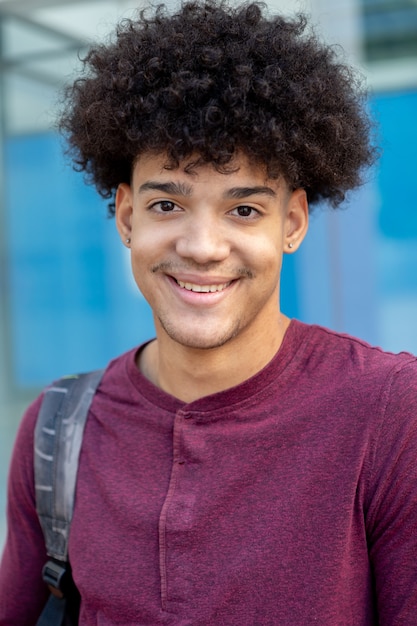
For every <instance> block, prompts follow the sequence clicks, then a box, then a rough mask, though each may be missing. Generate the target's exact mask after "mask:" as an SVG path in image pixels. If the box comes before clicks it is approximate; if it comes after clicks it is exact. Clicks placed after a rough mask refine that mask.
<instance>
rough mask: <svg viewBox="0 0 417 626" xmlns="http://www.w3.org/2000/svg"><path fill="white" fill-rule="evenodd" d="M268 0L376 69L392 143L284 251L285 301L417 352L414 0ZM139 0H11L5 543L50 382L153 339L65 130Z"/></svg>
mask: <svg viewBox="0 0 417 626" xmlns="http://www.w3.org/2000/svg"><path fill="white" fill-rule="evenodd" d="M167 4H168V5H171V4H173V2H172V1H171V0H170V1H168V2H167ZM267 4H268V6H269V7H270V9H271V11H281V12H283V13H285V14H292V13H296V12H299V11H303V12H306V13H307V14H308V15H310V16H311V21H312V23H313V24H314V26H315V30H316V32H317V33H318V34H319V35H320V36H321V37H322V38H324V39H325V40H326V41H328V42H329V43H332V44H335V45H337V46H338V49H339V46H341V48H340V49H339V52H340V54H341V56H342V57H343V58H345V60H346V61H348V62H349V63H351V64H353V65H355V66H356V67H357V68H358V69H359V70H360V71H361V72H362V73H363V74H364V76H365V77H366V79H367V82H368V84H369V87H370V98H369V107H370V109H371V111H372V113H373V115H374V117H375V118H376V120H377V123H378V125H379V130H378V142H379V144H380V145H381V147H382V157H381V159H380V161H379V163H378V166H377V167H376V168H375V169H374V170H373V171H372V172H370V173H369V175H368V177H367V183H366V185H364V186H363V187H362V188H361V189H360V190H359V191H357V192H355V193H354V194H352V196H351V197H349V198H348V200H347V202H346V208H348V209H349V210H341V211H338V212H337V213H332V212H331V210H329V209H326V208H321V207H319V208H317V209H316V210H315V211H314V214H313V216H312V219H311V228H310V233H309V236H308V237H307V240H306V241H305V243H304V244H303V246H302V248H301V250H300V251H299V252H298V253H297V254H296V255H292V256H289V257H286V259H285V267H284V275H283V285H282V309H283V311H284V312H285V313H287V314H288V315H290V316H293V317H297V318H299V319H300V320H302V321H305V322H313V323H318V324H322V325H325V326H329V327H331V328H333V329H335V330H339V331H343V332H347V333H350V334H354V335H356V336H359V337H362V338H363V339H365V340H366V341H368V342H370V343H372V344H376V345H379V346H381V347H382V348H384V349H386V350H391V351H401V350H407V351H410V352H414V353H416V354H417V329H416V326H417V206H416V199H415V196H416V190H417V123H416V117H417V0H302V1H299V2H297V1H291V2H290V1H288V0H286V1H284V0H270V1H269V2H267ZM141 6H143V5H140V4H139V3H138V0H136V1H135V2H133V1H131V0H119V1H117V0H108V1H102V0H90V1H88V2H85V1H77V0H72V1H68V0H0V289H1V291H0V549H1V545H2V543H3V541H4V536H5V521H4V520H5V517H4V509H5V500H6V477H7V467H8V463H9V459H10V454H11V449H12V445H13V440H14V437H15V433H16V428H17V425H18V423H19V420H20V419H21V415H22V412H23V410H24V408H25V406H26V405H27V404H28V403H29V402H30V401H31V400H32V399H33V398H34V397H35V396H36V395H37V394H38V393H39V391H40V389H41V388H42V387H43V386H44V385H45V384H47V383H49V382H50V381H51V380H53V379H54V378H57V377H59V376H61V375H64V374H67V373H71V372H79V371H85V370H88V369H93V368H97V367H102V366H104V365H105V364H106V363H107V362H108V361H109V360H110V359H111V358H112V357H114V356H116V355H118V354H119V353H121V352H122V351H124V350H127V349H129V348H130V347H133V346H134V345H136V344H138V343H140V342H142V341H143V340H145V339H147V338H149V337H151V336H152V335H153V325H152V319H151V315H150V311H149V309H148V307H147V304H146V303H145V302H144V300H143V298H142V297H141V295H140V294H138V293H137V290H136V288H135V286H134V284H133V281H132V279H131V277H130V271H129V258H128V253H127V250H126V249H125V248H124V247H123V246H122V245H121V244H120V241H119V239H118V237H117V236H116V232H115V226H114V222H113V221H112V220H109V219H108V218H107V217H106V205H105V203H104V202H103V201H102V200H100V198H98V197H97V194H96V193H95V191H94V189H91V188H89V187H86V186H85V184H84V182H83V178H82V176H81V175H80V174H77V173H75V172H73V171H72V169H71V167H70V165H69V164H68V162H67V161H66V159H65V158H64V157H63V150H62V148H63V146H62V142H61V139H60V138H59V137H58V135H57V133H56V131H55V129H54V124H55V119H56V111H57V108H59V99H60V91H61V90H62V87H63V85H64V84H65V83H66V82H68V81H69V80H71V78H72V77H74V75H75V74H76V72H77V69H79V67H80V63H79V60H78V58H79V56H80V55H81V56H82V55H83V53H84V52H85V51H86V49H87V47H88V44H89V43H91V42H92V41H97V40H104V39H106V38H107V37H108V35H109V33H110V32H111V31H112V30H113V26H114V24H115V23H116V21H118V20H119V19H120V18H123V17H131V16H132V15H133V13H134V10H135V9H137V8H138V7H141Z"/></svg>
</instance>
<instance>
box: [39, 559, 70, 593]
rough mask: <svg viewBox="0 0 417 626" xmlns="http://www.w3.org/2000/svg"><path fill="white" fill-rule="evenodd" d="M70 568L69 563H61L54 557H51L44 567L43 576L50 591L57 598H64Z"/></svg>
mask: <svg viewBox="0 0 417 626" xmlns="http://www.w3.org/2000/svg"><path fill="white" fill-rule="evenodd" d="M68 568H69V565H68V563H64V562H62V563H60V562H59V561H55V560H53V559H49V561H47V562H46V563H45V565H44V566H43V568H42V578H43V580H44V582H45V583H46V584H47V585H48V587H49V590H50V592H51V593H53V595H54V596H56V597H57V598H63V597H64V595H65V591H66V589H65V587H66V580H67V578H68V576H67V574H68Z"/></svg>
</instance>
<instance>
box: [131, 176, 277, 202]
mask: <svg viewBox="0 0 417 626" xmlns="http://www.w3.org/2000/svg"><path fill="white" fill-rule="evenodd" d="M144 191H160V192H162V193H166V194H168V195H174V196H191V195H192V193H193V190H192V187H190V186H189V185H187V184H185V183H175V182H173V181H171V182H167V183H160V182H158V181H154V180H148V181H147V182H146V183H143V185H141V186H140V187H139V193H143V192H144ZM257 195H264V196H270V197H271V198H276V196H277V194H276V193H275V191H274V190H273V189H271V187H264V186H256V187H232V188H231V189H228V190H227V191H225V193H224V196H223V197H224V198H232V199H234V200H241V199H242V198H249V197H250V196H257Z"/></svg>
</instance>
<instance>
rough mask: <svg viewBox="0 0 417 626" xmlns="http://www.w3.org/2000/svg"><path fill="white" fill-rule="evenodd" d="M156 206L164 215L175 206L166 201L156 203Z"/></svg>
mask: <svg viewBox="0 0 417 626" xmlns="http://www.w3.org/2000/svg"><path fill="white" fill-rule="evenodd" d="M158 205H159V208H160V210H161V211H163V212H164V213H168V212H169V211H173V210H174V208H175V204H174V203H173V202H169V201H168V200H163V201H162V202H158ZM158 205H157V206H158Z"/></svg>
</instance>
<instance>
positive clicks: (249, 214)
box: [232, 204, 259, 218]
mask: <svg viewBox="0 0 417 626" xmlns="http://www.w3.org/2000/svg"><path fill="white" fill-rule="evenodd" d="M232 214H233V215H237V216H238V217H246V218H256V217H259V211H257V210H256V209H254V208H253V207H252V206H247V205H246V204H242V205H241V206H238V207H236V208H235V209H233V211H232Z"/></svg>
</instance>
